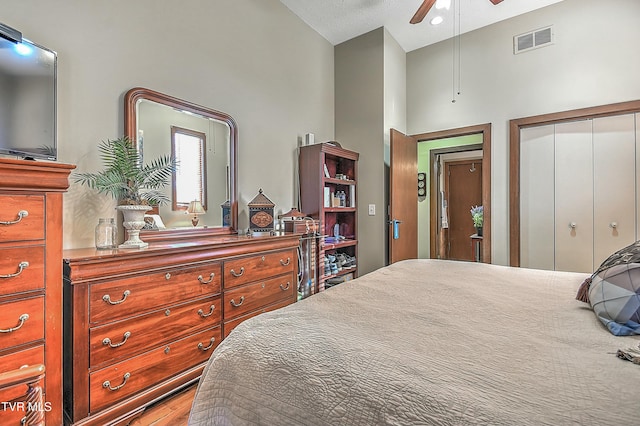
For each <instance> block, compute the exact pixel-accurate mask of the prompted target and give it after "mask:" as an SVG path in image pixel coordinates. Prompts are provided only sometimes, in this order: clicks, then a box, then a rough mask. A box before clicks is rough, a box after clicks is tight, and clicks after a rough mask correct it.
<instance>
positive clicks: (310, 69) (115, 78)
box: [0, 0, 334, 248]
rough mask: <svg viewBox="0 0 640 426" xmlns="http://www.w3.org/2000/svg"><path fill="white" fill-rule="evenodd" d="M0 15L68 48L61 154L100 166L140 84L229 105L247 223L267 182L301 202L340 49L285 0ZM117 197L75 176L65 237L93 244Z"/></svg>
mask: <svg viewBox="0 0 640 426" xmlns="http://www.w3.org/2000/svg"><path fill="white" fill-rule="evenodd" d="M0 21H1V22H3V23H4V24H7V25H9V26H12V27H14V28H16V29H18V30H20V31H22V32H23V34H24V35H25V37H27V38H29V39H31V40H32V41H34V42H36V43H38V44H42V45H44V46H46V47H48V48H50V49H53V50H55V51H57V53H58V145H59V148H60V151H59V154H60V155H59V161H61V162H65V163H72V164H77V165H78V170H79V171H90V170H95V169H96V168H97V167H100V161H99V158H98V153H97V150H96V145H97V144H98V143H99V142H100V141H101V140H104V139H108V138H109V139H111V138H116V137H118V136H121V135H122V133H123V96H124V94H125V93H126V91H127V90H128V89H130V88H132V87H136V86H141V87H146V88H149V89H152V90H156V91H159V92H164V93H167V94H169V95H172V96H175V97H178V98H181V99H186V100H189V101H191V102H194V103H196V104H200V105H204V106H208V107H211V108H214V109H217V110H220V111H224V112H226V113H228V114H230V115H231V116H233V117H234V118H235V120H236V122H237V124H238V128H239V155H238V163H239V170H238V188H239V206H238V207H239V212H240V227H241V228H244V229H246V228H247V226H248V219H247V216H248V214H247V207H246V206H247V203H248V202H249V201H251V200H252V199H253V197H254V196H255V195H256V194H257V193H258V189H259V188H262V189H263V190H264V192H265V194H266V195H268V197H269V198H270V199H271V200H272V201H273V202H274V203H275V204H276V213H277V212H279V211H284V212H286V211H288V210H289V209H290V208H291V207H292V206H295V205H296V204H297V196H296V187H297V186H296V185H295V180H296V176H295V172H296V171H295V169H296V167H295V164H296V159H297V153H296V148H297V146H298V143H299V142H298V141H299V138H303V137H304V134H306V133H308V132H311V133H314V134H315V136H316V140H331V139H333V138H334V116H333V112H334V98H333V96H334V92H333V89H334V81H333V64H334V60H333V47H332V46H331V44H330V43H329V42H327V41H326V40H325V39H323V38H322V37H321V36H320V35H318V34H317V33H316V32H314V31H313V30H311V29H310V28H309V27H308V26H307V25H306V24H305V23H303V22H302V21H301V20H300V19H298V18H297V17H296V16H295V15H294V14H293V13H291V12H290V11H289V9H287V8H286V7H285V6H284V5H282V3H280V2H279V1H277V0H259V1H255V0H207V1H203V0H180V1H166V0H165V1H158V0H135V1H131V0H110V1H86V0H57V1H50V0H19V1H18V0H11V1H3V2H2V13H1V15H0ZM114 205H115V204H114V203H113V201H111V200H110V199H108V198H106V197H104V196H102V195H96V194H95V193H93V192H89V191H88V190H86V189H85V188H83V187H79V185H78V184H72V186H71V188H70V191H69V193H67V194H66V195H65V197H64V208H65V214H64V230H65V232H64V247H65V248H73V247H86V246H92V245H93V244H94V241H93V228H94V226H95V224H96V223H97V217H99V216H108V215H112V214H113V210H112V208H113V207H114Z"/></svg>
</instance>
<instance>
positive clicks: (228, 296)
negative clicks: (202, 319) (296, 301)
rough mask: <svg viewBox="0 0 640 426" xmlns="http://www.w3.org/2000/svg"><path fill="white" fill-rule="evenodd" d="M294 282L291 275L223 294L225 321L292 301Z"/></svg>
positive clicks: (262, 281) (259, 282)
mask: <svg viewBox="0 0 640 426" xmlns="http://www.w3.org/2000/svg"><path fill="white" fill-rule="evenodd" d="M295 288H296V282H295V280H294V279H293V274H288V275H281V276H279V277H275V278H270V279H267V280H261V281H258V282H255V283H252V284H248V285H245V286H242V287H237V288H234V289H232V290H227V291H225V293H224V304H225V306H224V313H223V315H224V319H225V321H226V320H228V319H231V318H235V317H238V316H241V315H245V314H247V313H249V312H251V311H253V310H256V309H258V308H261V307H263V306H266V305H270V304H272V303H275V302H278V301H280V300H284V299H290V300H293V294H294V290H295Z"/></svg>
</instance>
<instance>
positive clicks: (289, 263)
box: [224, 250, 297, 289]
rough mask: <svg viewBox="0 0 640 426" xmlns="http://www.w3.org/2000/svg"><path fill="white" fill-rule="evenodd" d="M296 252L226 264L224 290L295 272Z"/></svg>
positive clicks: (280, 252)
mask: <svg viewBox="0 0 640 426" xmlns="http://www.w3.org/2000/svg"><path fill="white" fill-rule="evenodd" d="M296 261H297V255H296V252H295V250H284V251H277V252H272V253H266V254H260V255H257V256H248V257H243V258H240V259H234V260H229V261H226V262H224V288H225V289H227V288H230V287H235V286H239V285H242V284H246V283H248V282H251V281H256V280H261V279H263V278H268V277H274V276H276V275H281V274H285V273H287V272H291V271H293V267H294V263H295V262H296Z"/></svg>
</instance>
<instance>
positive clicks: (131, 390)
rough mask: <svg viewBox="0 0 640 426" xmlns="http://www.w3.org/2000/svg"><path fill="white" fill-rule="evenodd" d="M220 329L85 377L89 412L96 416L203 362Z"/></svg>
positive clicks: (216, 339) (219, 335)
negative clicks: (100, 411) (121, 401)
mask: <svg viewBox="0 0 640 426" xmlns="http://www.w3.org/2000/svg"><path fill="white" fill-rule="evenodd" d="M221 338H222V336H221V330H220V327H216V328H213V329H209V330H205V331H202V332H200V333H197V334H194V335H193V336H190V337H187V338H184V339H181V340H177V341H174V342H171V343H169V344H166V345H161V346H159V347H157V348H156V349H154V350H152V351H149V352H146V353H144V354H142V355H139V356H137V357H134V358H130V359H127V360H125V361H122V362H120V363H118V364H115V365H113V366H110V367H107V368H104V369H102V370H99V371H97V372H95V373H91V374H90V376H89V394H90V402H89V409H90V411H91V412H96V411H98V410H101V409H103V408H105V407H108V406H111V405H113V404H114V403H115V402H117V401H120V400H122V399H124V398H127V397H129V396H132V395H135V394H136V393H138V392H140V391H141V390H143V389H145V388H147V387H149V386H153V385H155V384H157V383H160V382H161V381H162V380H165V379H167V378H170V377H172V376H174V375H175V374H177V373H179V372H181V371H184V370H187V369H189V368H191V367H194V366H196V365H198V364H201V363H204V362H206V361H207V360H208V359H209V357H210V356H211V353H212V352H213V349H215V347H216V346H217V345H218V344H219V343H220V340H221Z"/></svg>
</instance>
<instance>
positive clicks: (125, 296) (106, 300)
mask: <svg viewBox="0 0 640 426" xmlns="http://www.w3.org/2000/svg"><path fill="white" fill-rule="evenodd" d="M130 294H131V292H130V291H129V290H125V291H124V293H122V299H120V300H116V301H115V302H114V301H112V300H111V296H109V295H108V294H105V295H104V296H102V300H104V301H105V302H107V303H108V304H110V305H119V304H121V303H122V302H124V301H125V300H127V297H129V295H130Z"/></svg>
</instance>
